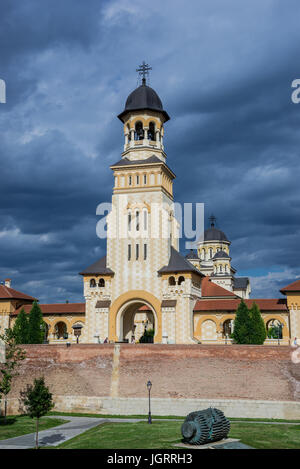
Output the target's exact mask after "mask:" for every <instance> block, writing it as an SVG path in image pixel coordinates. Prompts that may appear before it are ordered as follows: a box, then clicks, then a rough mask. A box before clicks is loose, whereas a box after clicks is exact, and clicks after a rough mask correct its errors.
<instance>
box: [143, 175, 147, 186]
mask: <svg viewBox="0 0 300 469" xmlns="http://www.w3.org/2000/svg"><path fill="white" fill-rule="evenodd" d="M144 184H147V175H146V174H144Z"/></svg>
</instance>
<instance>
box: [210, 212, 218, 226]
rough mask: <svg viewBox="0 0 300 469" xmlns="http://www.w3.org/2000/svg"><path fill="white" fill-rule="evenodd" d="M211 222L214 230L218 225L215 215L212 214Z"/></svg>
mask: <svg viewBox="0 0 300 469" xmlns="http://www.w3.org/2000/svg"><path fill="white" fill-rule="evenodd" d="M209 221H210V226H211V227H212V228H213V227H214V226H215V223H216V217H215V216H214V215H213V214H211V216H210V217H209Z"/></svg>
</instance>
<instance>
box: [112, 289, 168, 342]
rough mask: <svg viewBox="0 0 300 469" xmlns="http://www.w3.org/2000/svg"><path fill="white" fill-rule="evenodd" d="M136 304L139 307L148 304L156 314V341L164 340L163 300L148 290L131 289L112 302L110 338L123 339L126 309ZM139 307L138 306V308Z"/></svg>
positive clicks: (114, 339)
mask: <svg viewBox="0 0 300 469" xmlns="http://www.w3.org/2000/svg"><path fill="white" fill-rule="evenodd" d="M133 304H135V305H136V306H137V307H138V305H139V307H141V306H144V305H146V306H148V307H149V308H150V309H151V311H152V313H153V315H154V330H155V334H154V343H161V341H162V312H161V301H160V300H159V299H158V298H157V297H156V296H154V295H153V294H152V293H150V292H148V291H146V290H130V291H128V292H126V293H123V294H122V295H120V296H119V297H118V298H116V299H115V301H114V302H113V303H112V305H111V307H110V312H109V340H111V341H113V342H115V341H118V340H120V338H121V339H123V329H122V331H121V328H123V319H122V320H121V318H122V315H123V314H124V313H125V310H126V309H127V308H128V307H129V306H130V305H133ZM137 309H138V308H137Z"/></svg>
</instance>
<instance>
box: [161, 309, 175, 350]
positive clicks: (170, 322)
mask: <svg viewBox="0 0 300 469" xmlns="http://www.w3.org/2000/svg"><path fill="white" fill-rule="evenodd" d="M175 318H176V310H175V308H162V331H163V334H162V335H163V341H164V340H166V341H167V343H168V344H175V343H176V321H175Z"/></svg>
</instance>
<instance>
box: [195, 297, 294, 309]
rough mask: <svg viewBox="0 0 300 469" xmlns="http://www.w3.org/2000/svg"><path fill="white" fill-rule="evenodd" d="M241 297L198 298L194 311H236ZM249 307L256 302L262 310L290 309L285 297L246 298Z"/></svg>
mask: <svg viewBox="0 0 300 469" xmlns="http://www.w3.org/2000/svg"><path fill="white" fill-rule="evenodd" d="M240 301H241V300H239V299H236V300H231V299H229V300H226V299H225V300H198V301H197V302H196V304H195V307H194V311H195V312H197V311H232V312H235V311H236V310H237V308H238V306H239V304H240ZM244 301H245V303H246V305H247V306H248V308H251V306H252V304H253V303H256V304H257V306H258V307H259V309H260V310H261V311H288V309H287V303H286V299H285V298H280V299H277V298H274V299H273V298H271V299H262V298H257V299H251V300H244Z"/></svg>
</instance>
